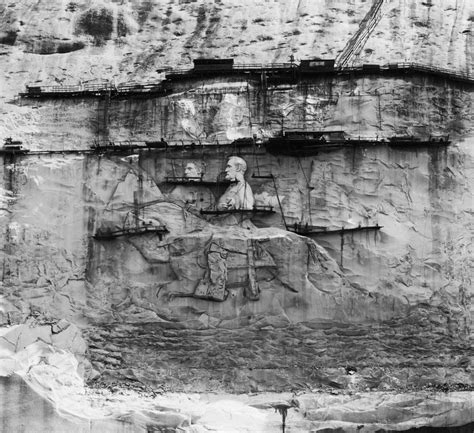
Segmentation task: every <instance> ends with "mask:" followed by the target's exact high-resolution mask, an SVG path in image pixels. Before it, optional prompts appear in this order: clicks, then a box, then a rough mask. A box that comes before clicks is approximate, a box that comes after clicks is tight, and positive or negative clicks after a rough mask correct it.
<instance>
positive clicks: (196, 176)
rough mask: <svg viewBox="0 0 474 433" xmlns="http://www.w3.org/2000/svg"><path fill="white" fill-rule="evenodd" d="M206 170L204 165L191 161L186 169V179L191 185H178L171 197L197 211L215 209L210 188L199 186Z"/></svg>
mask: <svg viewBox="0 0 474 433" xmlns="http://www.w3.org/2000/svg"><path fill="white" fill-rule="evenodd" d="M204 170H205V165H204V163H198V162H195V161H189V162H188V163H187V164H186V166H185V168H184V179H185V180H186V181H187V182H189V183H187V184H185V185H178V186H177V187H176V188H174V189H173V190H172V191H171V193H170V196H171V197H172V198H174V199H177V200H179V201H182V202H184V203H185V204H186V205H187V206H191V207H195V208H197V209H209V208H211V207H213V206H214V204H215V197H214V194H213V193H212V192H211V191H210V190H209V188H207V187H205V186H203V185H200V184H199V182H200V181H202V178H203V176H204Z"/></svg>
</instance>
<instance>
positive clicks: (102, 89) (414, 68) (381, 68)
mask: <svg viewBox="0 0 474 433" xmlns="http://www.w3.org/2000/svg"><path fill="white" fill-rule="evenodd" d="M246 71H248V72H270V71H275V72H282V73H285V72H290V71H295V72H298V71H300V68H299V66H297V65H295V64H294V63H269V64H258V63H255V64H251V63H248V64H235V65H234V66H233V68H232V69H229V70H216V71H201V70H199V71H196V70H194V69H175V70H173V71H171V74H169V76H168V75H167V77H172V76H173V75H187V74H189V75H196V74H198V75H202V74H205V73H208V72H211V73H213V74H216V75H226V74H232V73H233V72H246ZM396 71H399V72H405V73H409V72H413V73H427V74H432V75H438V76H443V77H445V78H449V79H452V80H457V81H464V82H469V83H474V76H473V75H471V74H466V73H462V72H457V71H453V70H450V69H447V68H440V67H436V66H429V65H424V64H421V63H414V62H410V63H409V62H402V63H389V64H385V65H376V64H372V65H367V64H366V65H357V66H354V65H353V66H349V67H335V68H334V69H328V68H327V67H324V68H322V69H320V68H314V70H311V69H307V68H305V70H304V74H306V75H308V74H319V73H324V74H328V73H334V74H339V75H340V74H350V73H354V72H356V73H367V74H377V73H382V74H385V73H387V72H389V73H394V72H396ZM300 72H301V71H300ZM302 73H303V72H302ZM167 84H168V83H166V82H165V81H160V82H158V83H123V84H118V85H115V84H112V83H96V84H81V85H66V86H32V85H28V86H26V92H25V93H21V94H20V96H26V97H39V96H53V95H59V96H63V95H67V94H70V95H86V94H89V95H101V94H104V93H107V92H109V93H110V94H111V95H121V94H122V95H126V94H129V93H134V94H146V93H153V92H157V93H164V94H166V93H167V92H171V90H170V89H169V88H168V87H167Z"/></svg>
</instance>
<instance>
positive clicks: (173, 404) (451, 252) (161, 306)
mask: <svg viewBox="0 0 474 433" xmlns="http://www.w3.org/2000/svg"><path fill="white" fill-rule="evenodd" d="M30 3H31V2H24V1H19V2H15V3H10V4H9V5H5V6H0V14H1V16H2V17H4V18H5V19H4V20H2V23H1V24H0V26H1V27H0V43H1V44H2V45H1V51H0V53H1V54H2V57H3V58H5V59H8V60H9V61H6V62H2V64H1V65H0V74H1V75H2V77H4V78H5V79H4V81H3V83H4V85H3V86H2V95H0V98H1V99H0V108H1V110H2V116H1V118H0V134H1V135H2V136H3V137H6V136H10V135H11V136H13V137H14V138H19V139H22V140H23V141H24V142H25V144H27V145H28V146H29V147H30V148H31V149H32V150H56V151H59V150H63V149H64V150H69V149H76V150H80V149H83V150H84V149H89V146H90V144H91V142H92V140H93V139H95V138H101V139H106V140H129V139H136V140H157V139H159V138H160V137H165V138H166V139H168V140H169V141H170V142H172V141H173V140H174V142H173V143H172V144H176V143H179V140H181V139H183V140H193V141H195V142H198V141H199V140H201V141H203V142H206V141H208V142H212V143H217V142H218V141H221V142H222V141H223V140H233V139H235V138H239V137H246V136H251V135H253V134H257V135H258V136H259V137H263V138H265V137H268V136H272V135H274V134H276V133H277V132H278V131H280V130H281V129H308V130H311V129H313V130H318V129H344V130H345V131H346V132H347V133H348V134H349V135H351V136H352V137H353V138H356V137H372V138H375V137H378V138H380V137H385V138H386V137H390V136H392V135H426V136H428V135H430V134H435V135H437V134H451V138H452V144H451V145H450V146H449V147H447V148H446V147H433V148H428V147H426V146H425V147H417V148H416V149H413V148H412V149H410V148H394V147H392V146H390V145H389V144H388V143H387V142H385V143H380V144H379V145H377V146H358V147H353V148H345V149H338V150H333V151H331V152H320V153H318V154H316V155H313V156H307V157H298V158H295V157H287V156H283V155H276V154H270V153H268V152H266V151H265V150H264V148H254V149H250V151H249V149H247V150H245V149H237V148H236V147H226V146H216V148H215V150H212V151H211V150H202V149H200V148H195V149H187V150H185V149H181V150H180V151H178V152H176V151H175V150H168V151H160V150H154V151H140V152H136V153H135V154H132V155H127V154H123V155H111V154H110V155H98V154H86V155H79V154H77V155H58V154H54V155H44V154H42V155H35V154H31V155H28V156H8V155H5V156H1V158H2V159H1V163H2V164H1V165H0V170H1V179H2V184H1V185H0V187H1V190H0V200H1V205H0V224H1V227H2V232H1V246H2V248H1V253H0V254H1V255H0V257H1V266H0V272H1V275H2V279H1V282H0V284H1V286H0V287H1V298H0V320H1V323H2V325H3V328H2V338H3V339H2V341H1V343H2V360H1V363H0V367H1V371H2V374H3V375H11V374H14V373H16V374H18V375H19V376H21V378H22V380H24V381H25V382H26V383H27V384H28V386H29V387H30V388H31V389H34V390H35V391H36V392H37V393H38V394H39V395H40V396H41V397H42V398H46V399H48V400H49V401H51V402H52V403H53V405H55V406H53V407H56V409H58V410H59V411H60V412H61V414H62V415H61V417H58V416H57V414H55V412H54V411H53V409H52V408H51V406H50V405H49V404H44V411H43V413H42V418H41V417H40V416H39V415H38V414H36V415H35V416H34V418H35V419H36V420H38V419H42V420H43V421H38V423H39V424H38V425H39V427H38V429H41V428H42V427H41V425H44V426H48V427H47V429H48V430H49V431H64V429H68V430H71V431H118V430H120V431H151V430H153V429H155V430H158V429H165V428H168V429H170V430H171V431H172V430H175V429H177V428H180V429H182V430H185V431H189V432H193V433H196V432H201V431H208V430H211V429H214V430H217V431H253V432H255V431H262V432H263V431H276V429H278V428H280V427H281V418H280V414H279V413H276V411H275V410H276V409H277V410H278V408H279V409H280V410H283V409H284V408H285V407H286V406H288V407H287V409H289V410H288V420H287V422H288V426H291V428H292V431H293V430H294V431H302V432H303V431H309V430H311V431H313V430H314V431H320V430H321V431H328V430H324V429H332V431H359V430H360V428H359V426H360V425H362V424H364V429H365V430H362V431H376V430H377V429H385V430H391V429H393V430H400V429H402V428H409V427H416V426H422V425H426V424H430V425H433V426H444V427H446V426H460V425H462V424H466V425H468V424H469V423H471V422H472V401H473V399H472V394H468V393H458V394H451V395H446V396H444V395H442V396H440V395H439V394H433V393H432V392H431V393H428V392H427V393H421V395H415V396H414V395H413V394H410V393H407V391H410V390H414V391H419V390H420V389H425V388H426V389H429V390H432V391H437V390H444V391H446V390H453V389H456V390H464V389H470V387H472V385H473V383H472V370H471V369H472V365H471V363H472V356H471V355H472V353H471V348H470V345H469V337H470V336H471V334H472V331H471V329H472V328H471V316H470V312H471V309H472V306H471V296H472V268H473V263H472V257H473V254H472V253H473V251H472V222H473V221H472V216H473V215H472V193H471V192H470V190H471V189H472V188H471V186H472V184H473V181H474V171H473V151H472V143H473V130H472V128H473V126H472V125H473V124H474V123H473V120H474V119H473V114H472V113H473V111H472V100H471V99H472V98H471V95H472V88H471V87H469V86H468V85H461V84H456V83H449V82H445V81H443V80H440V79H436V78H432V77H431V78H427V77H422V76H413V77H404V78H403V79H401V78H394V79H388V78H386V77H384V78H380V77H379V78H376V77H370V78H362V77H358V78H354V77H351V78H344V77H333V78H327V77H326V78H314V79H311V80H306V81H305V82H303V83H300V84H299V85H294V86H293V85H291V86H263V85H262V83H260V82H258V81H252V80H249V81H241V80H235V79H225V80H220V79H213V80H202V79H189V80H182V81H180V82H179V83H177V84H176V85H175V87H174V89H173V93H172V94H171V95H169V96H167V97H163V98H158V97H152V98H147V99H139V98H130V99H129V100H119V99H112V100H111V101H110V104H109V106H108V107H107V113H106V114H107V115H106V116H105V115H104V100H101V99H100V100H99V99H94V98H89V99H86V98H84V99H81V98H76V99H65V100H33V101H31V100H21V101H11V99H12V98H13V96H14V95H15V94H16V93H18V92H19V91H22V90H23V86H24V85H25V84H30V83H44V84H49V83H58V84H76V83H77V82H78V81H82V82H86V81H88V80H92V79H93V80H96V79H97V78H103V79H107V80H115V82H120V81H127V80H131V79H133V80H156V79H159V78H162V75H160V73H158V72H156V70H157V69H158V68H163V67H165V66H185V65H188V64H189V63H190V59H192V58H195V57H198V56H212V57H214V56H216V57H218V56H220V57H228V56H238V57H239V61H240V62H247V61H248V62H250V61H258V62H266V61H268V62H271V61H287V60H288V56H289V54H290V53H291V52H292V51H293V50H294V49H295V47H298V51H297V55H298V57H300V58H309V57H314V56H315V55H321V56H323V57H334V56H335V55H336V54H337V52H339V51H341V50H342V48H343V46H344V45H345V43H346V41H347V39H348V37H349V35H350V34H352V33H354V32H355V30H356V29H357V27H358V24H359V22H360V21H361V19H362V18H363V16H364V15H365V14H366V13H367V11H368V9H369V7H370V4H369V3H368V2H365V1H360V2H349V3H348V2H340V1H336V2H295V3H294V4H291V5H288V2H272V3H269V2H267V1H266V2H253V3H252V8H249V7H248V5H245V4H244V5H234V4H227V3H225V2H216V3H214V4H207V3H203V2H175V3H173V2H171V3H169V4H166V5H165V4H164V3H161V2H159V3H155V2H141V3H140V4H138V3H137V2H121V3H120V4H118V3H116V2H106V1H104V2H101V3H100V4H99V3H97V2H93V3H90V2H69V3H67V4H66V3H64V2H59V3H54V2H52V3H48V6H47V7H46V6H44V5H40V4H35V5H31V4H30ZM329 3H330V4H329ZM382 8H383V9H382V16H381V19H380V21H379V23H378V24H377V27H376V29H375V31H374V32H373V34H372V36H371V37H370V38H369V39H368V41H367V44H366V45H365V50H364V51H362V52H361V53H360V55H359V57H358V58H356V59H355V61H356V62H358V63H362V62H363V63H366V62H367V63H387V62H396V61H403V60H407V61H419V62H425V63H431V64H434V63H435V64H436V65H437V66H446V67H450V68H453V69H454V68H455V69H456V70H457V71H462V72H469V71H470V70H471V68H472V54H471V52H470V50H469V47H470V39H469V38H470V37H471V36H470V33H469V31H467V32H465V30H469V29H470V26H471V22H472V5H469V2H463V3H460V2H454V1H448V2H443V4H442V5H440V4H432V3H431V2H430V1H427V2H420V3H417V4H416V5H415V4H411V2H404V1H398V2H386V3H384V4H383V6H382ZM435 30H436V31H435ZM157 35H158V36H157ZM99 60H100V61H99ZM7 100H8V102H10V103H8V104H6V102H7ZM101 114H102V115H101ZM104 118H106V123H105V124H103V121H104ZM234 154H239V155H240V156H241V157H242V158H244V160H245V162H246V173H245V179H246V185H248V188H250V189H251V190H252V193H253V196H254V198H255V203H256V204H257V205H259V206H269V205H270V206H272V207H273V209H274V210H275V212H274V213H271V214H270V213H266V214H265V213H260V214H255V215H254V214H251V213H242V214H240V213H237V214H233V215H206V214H202V213H201V212H200V211H201V210H206V209H208V208H209V207H211V206H213V205H214V204H216V203H218V200H219V198H220V197H221V196H222V194H223V193H224V191H225V189H226V188H227V186H226V185H224V184H223V183H222V182H215V180H216V179H220V180H222V176H221V175H222V172H223V171H224V169H226V164H228V159H229V156H231V155H234ZM188 163H193V164H194V165H195V166H200V167H201V168H202V170H203V180H204V181H207V182H208V183H207V184H202V185H198V184H189V183H188V184H184V185H178V186H176V185H173V184H172V182H171V183H170V181H169V179H168V180H167V178H170V177H171V178H176V177H181V176H185V173H186V172H185V167H186V166H187V164H188ZM269 174H272V175H273V179H271V178H268V177H267V178H265V177H263V178H262V177H261V176H262V175H263V176H265V175H267V176H268V175H269ZM259 176H260V177H259ZM283 217H284V218H283ZM297 222H302V223H303V224H305V223H308V224H310V225H315V226H322V227H326V228H329V229H338V228H341V227H346V228H351V227H357V226H358V225H362V226H364V225H373V224H379V225H380V226H381V228H380V230H377V231H373V232H363V233H361V232H354V233H346V234H342V235H340V234H337V235H331V234H323V235H318V236H314V237H302V236H298V235H296V234H294V233H291V232H289V231H287V230H286V227H285V223H286V224H287V225H289V226H291V225H293V224H294V223H297ZM147 227H166V230H163V231H162V232H157V231H154V232H153V231H150V232H146V231H145V233H142V234H139V235H131V236H118V237H112V238H110V237H109V238H107V236H106V237H105V238H104V237H102V238H100V236H98V234H100V233H108V232H110V231H114V230H115V231H120V230H131V231H133V230H137V231H138V230H139V229H144V228H147ZM129 234H130V232H129ZM83 380H85V381H87V383H88V384H89V385H90V386H94V387H96V388H98V391H92V390H91V389H90V388H85V389H84V382H83ZM22 383H23V382H18V381H17V380H15V379H14V376H12V377H11V378H9V379H5V381H4V389H5V390H6V392H7V393H8V395H12V396H18V395H22V396H23V397H24V398H25V400H26V401H33V402H34V401H36V400H34V396H33V395H32V394H31V392H30V391H28V390H26V389H25V388H24V387H23V386H22V385H21V384H22ZM106 387H108V388H110V389H112V390H113V391H115V393H114V392H112V393H109V391H105V390H104V389H105V388H106ZM30 388H28V389H30ZM124 388H133V389H135V390H138V391H139V392H140V393H141V394H134V393H133V392H131V393H130V394H127V395H125V396H124V397H123V398H122V397H119V395H118V394H117V392H116V391H118V390H120V389H124ZM321 389H323V390H329V389H330V390H332V392H333V393H340V394H339V395H336V396H334V395H327V394H325V395H322V396H317V395H316V396H315V392H316V391H317V390H321ZM302 390H305V391H313V392H312V393H311V394H310V395H308V396H296V398H293V397H295V396H290V395H283V394H281V393H284V392H288V391H295V392H298V393H299V392H301V391H302ZM145 391H149V392H153V393H155V392H177V391H182V392H185V393H187V395H184V396H180V397H176V396H173V395H170V394H166V395H165V396H164V397H163V398H162V399H161V398H157V397H156V396H155V397H152V396H150V395H149V396H148V397H147V396H144V395H143V394H144V392H145ZM369 391H372V392H370V393H369ZM102 392H103V393H104V394H101V393H102ZM193 392H202V393H205V392H220V393H221V394H220V396H219V398H220V399H237V397H235V395H230V394H225V393H233V394H236V393H258V394H259V395H262V399H263V400H264V401H263V402H262V401H257V402H256V401H254V400H252V398H250V397H248V398H247V397H239V398H242V399H243V400H242V401H243V403H242V401H239V403H236V402H235V401H234V402H233V403H229V404H228V403H226V402H222V401H218V402H213V401H202V400H201V401H199V402H198V403H196V400H195V399H196V398H197V399H198V400H199V398H201V399H205V397H203V396H201V397H199V398H198V397H193V396H190V395H189V393H193ZM271 392H278V393H279V394H278V395H277V396H276V397H273V396H272V394H270V397H268V395H263V394H262V393H271ZM349 393H355V396H349V395H348V394H349ZM397 393H400V395H397ZM69 395H71V396H72V398H71V399H68V398H69V397H68V396H69ZM216 398H217V397H216ZM107 399H110V401H111V403H110V404H109V403H108V402H107V401H108V400H107ZM255 399H257V400H258V397H255ZM211 400H212V399H211ZM282 400H283V403H282ZM130 402H134V404H133V407H128V404H130ZM145 403H146V404H145ZM285 405H286V406H285ZM144 407H146V410H145V409H143V408H144ZM400 407H402V408H403V410H398V409H399V408H400ZM25 408H26V406H25ZM2 410H4V411H6V412H5V413H10V414H11V410H12V406H9V405H4V406H2ZM25 410H27V409H25ZM64 411H66V412H71V413H69V415H68V416H67V417H65V416H64ZM401 412H403V416H402V415H400V413H401ZM440 414H441V415H440ZM470 417H471V419H470ZM7 418H8V415H7ZM7 418H6V419H7ZM66 418H67V419H66ZM85 420H86V421H85ZM420 420H422V421H420ZM41 423H43V424H41ZM48 423H49V424H48ZM366 424H367V425H368V426H366ZM5 425H7V426H8V428H9V429H10V430H14V429H18V428H17V427H18V425H19V424H17V423H16V421H14V420H12V418H11V416H10V417H9V418H8V422H7V421H6V424H5ZM35 425H36V424H35ZM229 425H230V426H229ZM232 428H233V429H234V430H231V429H232ZM44 429H46V427H44ZM54 429H56V430H54ZM338 429H339V430H338ZM330 431H331V430H330Z"/></svg>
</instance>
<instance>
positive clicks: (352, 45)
mask: <svg viewBox="0 0 474 433" xmlns="http://www.w3.org/2000/svg"><path fill="white" fill-rule="evenodd" d="M383 1H384V0H374V2H373V3H372V6H371V8H370V9H369V11H368V12H367V14H366V15H365V17H364V19H363V20H362V21H361V22H360V24H359V28H358V30H357V32H355V33H354V35H353V36H352V37H351V38H350V39H349V42H348V43H347V44H346V46H345V47H344V49H343V50H342V52H341V53H340V54H339V55H338V56H337V58H336V65H337V66H339V67H345V66H347V65H348V64H349V63H350V62H351V61H353V59H354V58H355V57H358V56H359V54H360V52H361V51H362V48H364V45H365V43H366V42H367V40H368V39H369V36H370V35H371V33H372V32H373V30H374V29H375V27H376V26H377V24H378V22H379V21H380V18H381V17H382V14H381V12H380V10H381V7H382V4H383Z"/></svg>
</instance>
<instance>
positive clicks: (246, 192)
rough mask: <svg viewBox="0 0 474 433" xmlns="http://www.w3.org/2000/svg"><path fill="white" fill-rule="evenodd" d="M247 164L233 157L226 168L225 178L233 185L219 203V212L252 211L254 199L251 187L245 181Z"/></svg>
mask: <svg viewBox="0 0 474 433" xmlns="http://www.w3.org/2000/svg"><path fill="white" fill-rule="evenodd" d="M246 171H247V163H246V162H245V160H243V159H242V158H240V157H238V156H231V157H230V158H229V160H228V161H227V166H226V168H225V174H226V176H225V178H226V179H227V180H230V181H231V182H234V183H232V184H231V185H230V186H229V187H228V188H227V190H226V191H225V192H224V194H223V195H222V196H221V198H220V199H219V201H218V202H217V209H218V210H231V209H252V208H253V206H254V198H253V193H252V189H251V188H250V185H249V184H248V183H247V182H246V181H245V178H244V176H245V172H246Z"/></svg>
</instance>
